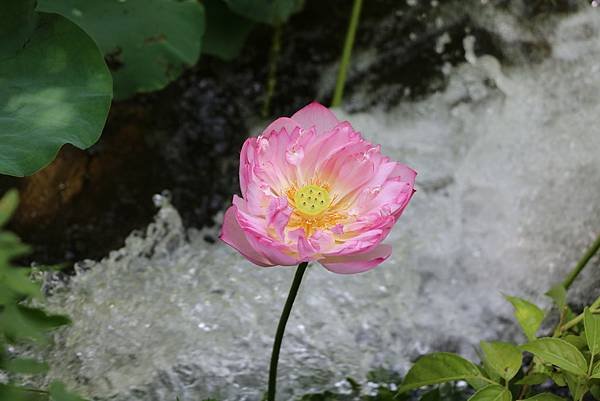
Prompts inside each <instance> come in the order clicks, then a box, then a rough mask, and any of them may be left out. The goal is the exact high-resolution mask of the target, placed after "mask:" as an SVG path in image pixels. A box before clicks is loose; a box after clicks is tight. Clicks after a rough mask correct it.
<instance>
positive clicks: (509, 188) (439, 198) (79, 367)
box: [47, 10, 600, 401]
mask: <svg viewBox="0 0 600 401" xmlns="http://www.w3.org/2000/svg"><path fill="white" fill-rule="evenodd" d="M598 35H600V15H598V13H596V12H591V10H584V11H581V12H580V13H577V14H573V15H570V16H565V17H562V19H561V20H560V21H559V22H558V23H557V25H556V26H555V27H554V28H552V30H549V31H547V36H548V38H547V39H548V43H549V44H550V46H551V49H552V54H551V56H549V57H548V58H546V59H544V61H542V62H540V63H538V64H524V65H511V66H507V65H506V64H504V65H501V64H499V63H498V62H497V60H495V59H494V58H492V57H490V56H485V57H483V56H479V57H478V56H475V55H472V57H469V62H468V63H464V64H462V65H460V66H459V67H457V68H454V69H452V70H451V71H449V74H450V75H449V84H448V86H447V87H446V89H445V90H443V91H441V92H438V93H435V94H433V95H430V96H428V97H427V98H425V99H423V100H420V101H414V102H406V103H401V104H400V105H398V106H396V107H394V108H392V109H391V110H388V111H385V110H383V109H378V108H373V109H370V110H368V111H365V112H361V113H356V114H352V115H344V114H343V113H342V112H341V111H339V110H338V111H337V112H338V114H339V116H340V117H345V118H348V119H349V120H351V121H352V123H353V125H354V126H355V127H356V128H358V129H360V130H361V131H362V132H363V133H364V135H365V136H366V137H367V138H369V139H370V140H372V141H374V142H379V143H381V144H382V148H383V150H384V152H385V153H387V154H388V155H389V156H391V157H392V158H394V159H397V160H401V161H403V162H406V163H407V164H409V165H410V166H412V167H414V168H416V170H418V172H419V176H418V187H417V189H418V191H417V193H416V194H415V197H414V198H413V200H412V202H411V204H410V205H409V207H408V208H407V210H406V212H405V214H404V216H403V217H402V218H401V220H400V222H399V223H398V225H397V226H396V228H395V229H394V231H393V232H392V234H391V235H390V237H389V239H388V240H387V242H389V243H391V244H392V245H393V246H394V253H393V256H392V257H391V258H390V260H389V261H387V262H386V263H385V264H383V265H382V266H380V267H378V268H377V269H375V270H373V271H371V272H369V273H366V274H362V275H354V276H341V275H335V274H332V273H329V272H327V271H326V270H324V269H322V268H321V267H319V266H318V265H315V266H312V267H311V268H310V269H309V272H308V275H307V277H306V278H305V282H304V284H303V286H302V288H301V289H300V293H299V296H298V300H297V303H296V305H295V307H294V310H293V313H292V317H291V319H290V322H289V324H288V331H287V334H286V337H285V339H284V344H283V348H282V353H281V361H280V372H279V378H280V381H279V383H280V384H279V388H280V392H279V399H292V398H293V397H294V396H297V395H299V394H302V393H306V392H308V391H311V390H321V389H324V388H329V387H332V386H335V384H336V383H338V382H339V381H340V380H343V379H344V378H345V377H347V376H352V377H354V378H358V379H361V378H364V377H365V374H366V373H367V372H368V371H369V370H370V369H372V368H375V367H379V366H384V367H386V368H390V369H393V370H399V371H403V370H405V369H406V368H407V367H408V365H409V362H410V361H411V360H412V359H414V358H415V357H417V356H418V355H420V354H422V353H424V352H428V351H432V350H445V351H455V352H460V353H462V354H464V355H467V356H470V357H474V356H475V355H474V350H473V347H474V346H475V345H476V344H477V343H478V342H479V341H480V340H494V339H504V340H507V339H516V340H522V339H523V336H522V335H521V334H520V332H519V330H518V328H517V326H516V323H515V322H514V321H513V319H512V318H511V313H512V311H511V308H510V306H509V305H508V304H507V303H506V302H505V301H504V300H503V296H502V294H503V293H507V294H511V295H516V296H521V297H525V298H528V299H530V300H532V301H534V302H538V303H540V304H543V305H546V306H547V305H548V302H547V300H545V298H544V296H543V293H544V292H545V291H546V290H547V289H548V288H549V287H550V286H551V285H552V284H554V283H556V282H558V281H560V280H561V279H562V278H563V277H564V276H565V274H566V273H567V272H568V271H569V269H570V268H571V267H572V265H573V264H574V263H575V261H576V260H577V259H578V258H579V257H580V255H581V254H582V253H583V251H584V250H585V248H586V247H587V246H588V245H589V244H590V243H591V242H592V241H593V239H594V238H595V236H596V235H598V233H599V232H598V230H599V227H600V202H598V199H600V126H599V125H598V123H597V118H598V115H600V104H599V103H598V93H600V74H598V71H599V70H600V61H598V60H600V43H599V42H598V41H592V40H589V38H592V37H598ZM256 131H257V132H258V131H259V129H257V130H256ZM157 201H159V203H161V199H160V198H159V199H157ZM206 235H213V236H214V235H215V233H214V232H212V233H211V232H208V231H201V232H199V231H194V230H191V231H189V232H186V230H185V229H184V228H183V226H182V224H181V220H180V218H179V215H178V213H177V211H176V210H175V209H174V208H173V207H172V206H170V205H169V204H168V203H164V204H163V206H162V207H161V209H160V211H159V213H158V215H157V217H156V222H155V223H153V224H151V225H150V226H149V227H148V229H147V231H146V233H145V234H143V235H141V234H139V233H134V234H132V235H131V236H130V237H129V238H128V239H127V242H126V245H125V247H124V248H122V249H120V250H117V251H114V252H112V253H111V254H110V255H109V256H108V257H107V258H105V259H103V260H102V261H100V262H97V263H96V262H86V263H83V264H80V265H79V267H78V270H79V271H78V274H77V275H76V276H74V277H72V278H71V280H70V282H69V283H68V284H67V285H65V286H61V285H50V287H49V288H50V289H51V292H52V296H51V297H50V298H49V301H48V302H49V304H50V307H51V308H53V309H55V310H57V311H63V312H66V313H68V314H69V315H71V316H72V318H73V320H74V324H73V326H72V327H70V328H68V329H66V330H64V331H63V332H61V333H59V334H58V335H57V341H56V344H55V345H54V346H53V347H52V348H51V349H49V350H47V353H48V358H49V361H50V363H51V365H52V366H53V369H52V371H51V373H50V374H49V376H48V377H47V379H53V378H59V379H61V380H64V381H65V382H67V383H68V384H69V385H70V386H72V387H74V388H76V389H78V390H79V391H81V392H82V393H83V394H84V395H87V396H90V397H94V398H95V399H99V400H109V399H110V400H113V401H133V400H145V401H154V400H156V401H158V400H161V401H162V400H175V399H176V397H179V399H180V400H181V401H197V400H201V399H203V398H207V397H215V398H217V399H223V400H225V399H226V400H234V399H235V400H259V399H261V396H262V392H263V391H264V389H265V388H266V380H267V373H268V372H267V370H268V359H269V353H270V348H271V344H272V336H273V334H274V331H275V326H276V324H277V319H278V317H279V314H280V311H281V308H282V306H283V303H284V300H285V297H286V295H287V290H288V287H289V284H290V281H291V277H292V274H293V269H292V268H273V269H261V268H257V267H254V266H252V265H251V264H250V263H249V262H246V261H245V260H243V259H242V258H241V257H240V256H239V255H238V254H237V253H235V252H234V251H233V250H231V249H229V248H227V247H226V246H224V245H223V244H220V243H217V244H209V243H207V242H206V241H204V237H205V236H206ZM598 266H599V261H598V258H597V257H596V258H595V259H594V260H592V262H591V266H589V267H588V269H587V271H586V273H585V274H584V278H582V279H580V280H578V281H577V282H576V287H577V288H575V292H574V298H572V301H573V302H575V303H577V302H584V301H587V300H588V299H585V298H586V297H588V298H589V296H590V295H589V294H590V292H591V291H592V289H595V288H597V285H598V279H597V274H594V273H595V272H597V268H598ZM593 296H594V297H595V296H598V294H597V293H593Z"/></svg>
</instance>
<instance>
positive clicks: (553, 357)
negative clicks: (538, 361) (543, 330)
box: [521, 338, 587, 376]
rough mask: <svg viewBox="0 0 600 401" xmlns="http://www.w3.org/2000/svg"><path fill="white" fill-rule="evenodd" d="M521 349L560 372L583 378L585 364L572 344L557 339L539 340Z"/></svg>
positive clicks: (583, 358) (582, 357)
mask: <svg viewBox="0 0 600 401" xmlns="http://www.w3.org/2000/svg"><path fill="white" fill-rule="evenodd" d="M521 349H522V350H524V351H528V352H531V353H532V354H534V355H536V356H538V357H540V358H542V359H543V360H545V361H546V362H548V363H551V364H553V365H555V366H558V367H559V368H561V369H562V370H565V371H567V372H571V373H574V374H576V375H580V376H585V375H586V369H587V362H586V360H585V357H584V356H583V355H582V354H581V352H580V351H579V350H578V349H577V348H576V347H575V346H574V345H572V344H569V343H568V342H566V341H564V340H561V339H559V338H540V339H539V340H534V341H532V342H530V343H528V344H525V345H522V346H521Z"/></svg>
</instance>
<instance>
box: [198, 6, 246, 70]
mask: <svg viewBox="0 0 600 401" xmlns="http://www.w3.org/2000/svg"><path fill="white" fill-rule="evenodd" d="M203 4H204V9H205V11H206V33H205V34H204V41H203V43H202V53H205V54H210V55H213V56H217V57H219V58H221V59H223V60H227V61H229V60H232V59H233V58H235V57H236V56H237V55H238V54H239V53H240V51H241V50H242V47H243V46H244V43H245V41H246V38H247V36H248V34H249V33H250V31H251V30H252V28H253V27H254V25H255V23H254V22H253V21H251V20H249V19H246V18H244V17H242V16H240V15H238V14H236V13H234V12H232V11H231V10H230V9H229V7H227V5H226V4H225V3H224V2H223V0H205V1H204V3H203Z"/></svg>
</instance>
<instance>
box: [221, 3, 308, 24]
mask: <svg viewBox="0 0 600 401" xmlns="http://www.w3.org/2000/svg"><path fill="white" fill-rule="evenodd" d="M225 3H227V5H228V6H229V8H231V10H233V11H234V12H236V13H238V14H240V15H242V16H244V17H246V18H250V19H251V20H254V21H257V22H264V23H266V24H271V25H276V24H279V23H282V22H285V21H286V20H287V19H288V18H289V17H290V16H291V15H292V14H294V13H296V12H298V11H300V10H301V9H302V7H303V6H304V0H225Z"/></svg>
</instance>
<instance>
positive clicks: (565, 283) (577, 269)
mask: <svg viewBox="0 0 600 401" xmlns="http://www.w3.org/2000/svg"><path fill="white" fill-rule="evenodd" d="M598 249H600V235H598V238H596V241H594V243H593V244H592V246H590V247H589V248H588V250H587V251H586V252H585V254H584V255H583V256H582V257H581V259H579V261H578V262H577V264H576V265H575V267H574V268H573V270H572V271H571V273H569V275H568V276H567V278H565V281H563V287H565V289H566V290H568V289H569V287H570V286H571V284H573V281H575V279H576V278H577V276H579V273H581V272H582V270H583V268H584V267H585V265H587V263H588V262H589V261H590V259H591V258H592V257H593V256H594V255H595V254H596V252H598Z"/></svg>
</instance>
